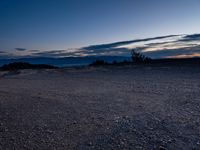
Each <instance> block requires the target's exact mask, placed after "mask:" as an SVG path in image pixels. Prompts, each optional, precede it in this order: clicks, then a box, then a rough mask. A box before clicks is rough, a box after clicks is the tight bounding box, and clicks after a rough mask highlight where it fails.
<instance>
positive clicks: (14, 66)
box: [0, 62, 57, 71]
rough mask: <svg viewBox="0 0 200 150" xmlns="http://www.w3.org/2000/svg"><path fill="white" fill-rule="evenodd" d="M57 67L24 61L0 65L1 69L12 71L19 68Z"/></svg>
mask: <svg viewBox="0 0 200 150" xmlns="http://www.w3.org/2000/svg"><path fill="white" fill-rule="evenodd" d="M56 68H57V67H55V66H51V65H46V64H29V63H26V62H15V63H10V64H7V65H3V66H2V67H0V70H2V71H14V70H20V69H56Z"/></svg>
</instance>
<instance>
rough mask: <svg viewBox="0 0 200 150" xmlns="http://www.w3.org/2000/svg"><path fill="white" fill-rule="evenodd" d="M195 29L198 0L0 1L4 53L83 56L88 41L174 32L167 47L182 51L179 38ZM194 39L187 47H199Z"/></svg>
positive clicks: (199, 21) (199, 20) (198, 28)
mask: <svg viewBox="0 0 200 150" xmlns="http://www.w3.org/2000/svg"><path fill="white" fill-rule="evenodd" d="M197 33H200V1H199V0H0V52H1V55H5V56H6V55H14V54H16V55H30V54H32V53H33V52H37V51H39V52H40V54H41V52H50V51H52V50H53V54H55V51H56V50H60V51H58V52H59V54H60V52H62V53H63V54H65V56H67V55H68V54H72V53H73V52H74V51H76V53H77V54H83V53H84V50H88V46H90V45H98V44H107V43H114V42H119V41H129V40H135V39H146V38H152V37H158V36H166V35H179V36H177V37H170V38H173V39H169V38H167V41H168V42H169V40H170V42H171V41H172V42H175V43H176V44H177V41H178V47H176V46H175V44H174V43H173V48H171V49H176V48H178V49H180V48H184V50H185V48H188V46H187V45H188V43H186V46H184V43H183V40H182V44H181V43H180V42H179V41H180V39H184V38H187V37H185V36H186V35H192V34H197ZM194 37H195V38H196V37H197V39H195V42H196V43H194V41H193V42H192V43H191V40H190V43H189V45H192V46H198V48H199V45H200V42H199V41H200V38H199V37H200V36H198V35H196V36H194ZM174 38H177V39H174ZM192 38H193V37H192ZM156 42H158V41H156ZM159 42H160V41H159ZM159 42H158V43H159ZM163 42H165V41H161V43H163ZM184 42H185V41H184ZM153 43H155V41H154V42H153ZM147 44H149V43H147ZM129 46H130V45H129ZM143 46H144V45H143ZM160 47H163V45H162V46H158V45H157V49H159V48H160ZM117 48H120V50H121V48H127V47H126V46H122V45H120V46H118V47H117ZM145 48H146V47H145ZM80 49H81V50H80ZM151 49H152V48H151ZM157 49H156V50H157ZM196 49H197V48H196ZM90 50H91V49H90ZM103 50H104V53H105V50H106V49H103ZM123 50H124V49H123ZM165 50H166V49H165ZM25 51H26V52H25ZM92 51H95V49H93V50H92ZM90 52H91V51H90ZM62 53H61V55H62ZM122 53H123V52H122ZM194 53H199V51H196V52H194ZM110 54H112V53H110ZM118 54H120V52H119V53H118ZM72 55H73V54H72ZM84 55H89V54H88V53H87V54H84ZM108 55H109V53H108ZM178 55H185V54H178ZM190 55H192V53H190ZM70 56H71V55H70ZM166 57H167V56H166Z"/></svg>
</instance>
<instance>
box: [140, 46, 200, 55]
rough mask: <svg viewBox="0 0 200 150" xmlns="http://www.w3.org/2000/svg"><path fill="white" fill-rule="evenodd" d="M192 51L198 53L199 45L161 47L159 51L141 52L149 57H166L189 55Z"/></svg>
mask: <svg viewBox="0 0 200 150" xmlns="http://www.w3.org/2000/svg"><path fill="white" fill-rule="evenodd" d="M193 53H200V45H199V46H195V47H187V48H179V49H170V50H169V49H162V50H159V51H149V52H143V54H145V55H146V56H148V57H151V58H166V57H171V56H176V55H190V54H193Z"/></svg>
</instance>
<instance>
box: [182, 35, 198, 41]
mask: <svg viewBox="0 0 200 150" xmlns="http://www.w3.org/2000/svg"><path fill="white" fill-rule="evenodd" d="M197 40H198V41H199V40H200V34H192V35H186V36H185V37H183V39H181V40H179V41H182V42H189V41H197Z"/></svg>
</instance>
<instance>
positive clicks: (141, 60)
mask: <svg viewBox="0 0 200 150" xmlns="http://www.w3.org/2000/svg"><path fill="white" fill-rule="evenodd" d="M131 59H132V62H133V63H134V64H146V63H149V62H150V61H151V58H149V57H146V56H145V55H143V54H141V53H139V52H136V51H135V49H133V50H131Z"/></svg>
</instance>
